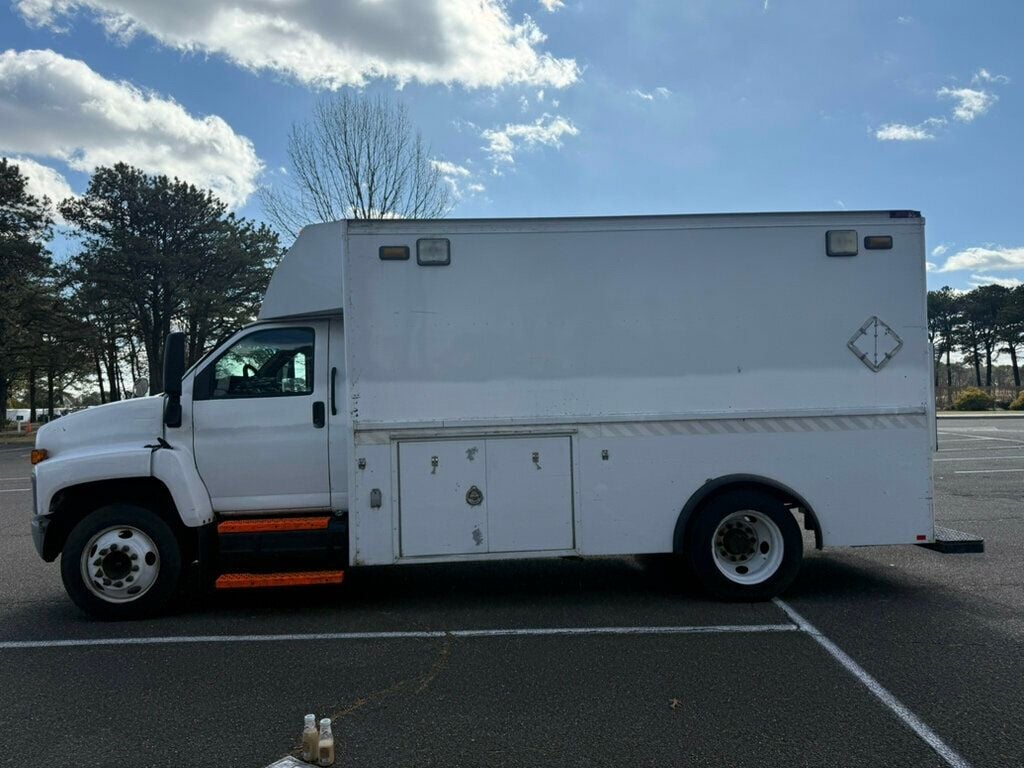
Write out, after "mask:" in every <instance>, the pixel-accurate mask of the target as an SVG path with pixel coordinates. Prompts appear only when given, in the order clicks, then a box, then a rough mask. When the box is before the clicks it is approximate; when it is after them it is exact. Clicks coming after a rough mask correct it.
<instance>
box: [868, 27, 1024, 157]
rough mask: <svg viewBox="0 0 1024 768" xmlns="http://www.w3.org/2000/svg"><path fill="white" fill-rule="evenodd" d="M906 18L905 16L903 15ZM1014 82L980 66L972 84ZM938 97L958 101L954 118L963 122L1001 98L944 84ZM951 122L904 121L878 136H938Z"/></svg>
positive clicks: (937, 119) (884, 128)
mask: <svg viewBox="0 0 1024 768" xmlns="http://www.w3.org/2000/svg"><path fill="white" fill-rule="evenodd" d="M901 18H902V17H901ZM1008 82H1010V79H1009V78H1008V77H1007V76H1006V75H993V74H992V73H991V72H989V71H988V70H987V69H984V68H982V69H979V70H978V71H977V72H976V73H975V74H974V77H972V78H971V83H973V84H974V85H979V84H981V83H996V84H1005V83H1008ZM935 96H936V98H938V99H953V100H954V101H955V102H956V104H955V105H954V106H953V119H954V120H958V121H960V122H961V123H971V122H974V119H975V118H976V117H979V116H980V115H984V114H985V113H986V112H988V111H989V110H990V109H991V108H992V105H993V104H995V103H996V102H997V101H999V97H998V96H996V95H995V94H994V93H991V92H989V91H985V90H979V89H976V88H949V87H948V86H944V87H942V88H939V90H937V91H936V92H935ZM947 124H948V121H947V120H946V118H944V117H929V118H928V119H927V120H924V121H922V122H920V123H918V124H917V125H906V124H904V123H886V124H885V125H883V126H882V127H881V128H879V129H878V130H877V131H875V138H876V139H878V140H879V141H924V140H927V139H934V138H935V129H936V128H941V127H943V126H945V125H947Z"/></svg>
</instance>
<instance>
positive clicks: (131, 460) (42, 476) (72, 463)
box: [32, 443, 152, 515]
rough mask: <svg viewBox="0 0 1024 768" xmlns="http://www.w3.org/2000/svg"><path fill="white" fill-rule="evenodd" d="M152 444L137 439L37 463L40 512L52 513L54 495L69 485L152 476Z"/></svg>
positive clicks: (38, 513)
mask: <svg viewBox="0 0 1024 768" xmlns="http://www.w3.org/2000/svg"><path fill="white" fill-rule="evenodd" d="M151 452H152V451H151V449H150V448H145V447H142V446H140V445H138V444H137V443H133V444H128V445H124V444H121V445H116V444H115V445H107V446H103V447H102V448H82V449H79V450H71V451H65V452H62V453H61V454H59V455H58V456H54V457H53V458H50V459H47V460H46V461H42V462H40V463H39V464H36V465H35V466H34V467H33V468H32V471H33V473H34V477H35V482H36V508H35V513H36V515H48V514H50V505H51V504H52V503H53V497H54V496H55V495H56V494H57V493H58V491H61V490H63V489H65V488H70V487H71V486H74V485H81V484H83V483H94V482H97V481H101V480H122V479H126V478H135V477H149V476H150V454H151Z"/></svg>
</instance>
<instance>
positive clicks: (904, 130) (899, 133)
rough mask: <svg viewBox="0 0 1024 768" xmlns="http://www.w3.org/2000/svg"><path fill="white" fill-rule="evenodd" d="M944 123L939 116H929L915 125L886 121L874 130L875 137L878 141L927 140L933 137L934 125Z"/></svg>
mask: <svg viewBox="0 0 1024 768" xmlns="http://www.w3.org/2000/svg"><path fill="white" fill-rule="evenodd" d="M945 124H946V121H945V120H943V119H942V118H941V117H930V118H928V119H927V120H925V121H924V122H922V123H918V124H917V125H903V124H902V123H886V124H885V125H883V126H882V127H881V128H879V129H878V130H877V131H875V138H876V139H878V140H879V141H927V140H929V139H934V138H935V133H934V129H935V128H936V127H938V126H941V125H945Z"/></svg>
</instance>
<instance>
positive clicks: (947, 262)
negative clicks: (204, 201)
mask: <svg viewBox="0 0 1024 768" xmlns="http://www.w3.org/2000/svg"><path fill="white" fill-rule="evenodd" d="M1022 30H1024V2H1021V1H1020V0H985V2H978V3H974V2H968V1H967V0H960V1H954V0H920V1H916V2H915V1H911V0H907V1H905V2H904V1H901V0H886V1H884V2H883V1H878V2H875V1H872V0H861V1H860V2H855V1H854V0H829V2H820V0H673V1H672V2H638V3H623V2H611V1H607V2H601V1H600V0H517V1H512V0H509V1H508V2H503V1H502V0H347V1H346V0H174V2H170V1H169V0H13V1H10V0H8V2H7V3H6V5H5V7H2V8H0V155H4V156H7V157H10V158H16V159H17V160H18V162H19V164H20V165H21V168H22V170H23V171H24V172H25V173H26V175H27V176H28V177H29V179H30V183H31V189H32V190H33V191H35V192H37V193H41V194H47V195H48V196H49V197H51V198H52V199H59V198H63V197H66V196H68V195H71V194H80V193H82V192H83V191H84V190H85V188H86V185H87V183H88V178H89V173H90V172H91V170H92V169H93V168H95V167H96V166H98V165H108V164H112V163H114V162H117V161H119V160H124V161H126V162H129V163H131V164H133V165H135V166H138V167H140V168H142V169H144V170H146V171H148V172H150V173H164V174H168V175H174V176H178V177H180V178H183V179H185V180H188V181H190V182H193V183H196V184H198V185H201V186H204V187H209V188H211V189H213V190H214V191H215V192H216V193H217V194H218V195H219V196H220V197H221V198H222V199H223V200H225V201H226V202H227V203H229V205H231V206H232V208H234V209H235V210H236V211H238V212H239V214H241V215H243V216H247V217H251V218H255V219H261V218H262V217H263V212H262V210H261V207H260V202H259V195H258V194H257V192H258V190H259V189H260V188H261V187H264V186H269V187H275V186H277V185H281V184H283V183H284V182H285V180H286V177H287V164H288V162H287V154H286V144H287V135H288V132H289V130H290V128H291V126H292V124H293V123H296V122H302V121H304V120H306V119H307V118H308V117H309V115H310V113H311V109H312V107H313V105H314V104H315V103H316V100H317V99H318V98H322V97H324V96H325V95H329V94H330V93H332V92H339V91H342V90H345V89H349V90H352V91H358V92H362V93H366V94H370V95H376V94H378V93H383V94H387V95H389V96H390V97H391V98H393V99H396V100H399V101H401V102H403V103H404V104H405V105H406V106H407V108H408V110H409V112H410V115H411V117H412V120H413V122H414V123H415V124H416V125H417V126H418V128H419V129H420V130H421V132H422V134H423V136H424V138H425V139H426V140H427V142H428V143H429V144H430V146H431V150H432V154H431V157H432V158H433V159H434V160H435V161H436V162H437V163H438V164H439V165H438V167H439V168H440V169H441V170H442V172H443V173H444V174H445V178H446V183H448V184H450V185H451V188H452V191H453V195H454V199H455V201H456V205H455V208H454V210H453V211H452V215H454V216H459V217H504V216H569V215H616V214H647V213H651V214H660V213H701V212H728V211H778V210H800V211H803V210H844V209H846V210H856V209H907V208H909V209H915V210H920V211H922V213H923V214H924V216H925V217H926V219H927V227H926V231H927V237H928V244H927V247H928V261H929V287H931V288H939V287H941V286H943V285H950V286H952V287H954V288H959V289H967V288H970V287H972V286H975V285H984V284H989V283H1000V284H1004V285H1016V284H1020V283H1021V281H1022V280H1024V219H1022V216H1021V213H1022V210H1021V208H1022V180H1024V148H1022V142H1021V138H1022V136H1024V133H1022V131H1021V125H1022V123H1024V101H1022V99H1021V89H1022V86H1024V66H1022V65H1024V52H1022V49H1021V46H1020V33H1021V31H1022ZM72 247H73V245H72V244H70V242H69V241H68V242H63V243H62V244H60V245H59V247H57V248H55V252H58V253H57V255H58V256H60V253H59V251H60V249H61V248H65V249H66V248H72Z"/></svg>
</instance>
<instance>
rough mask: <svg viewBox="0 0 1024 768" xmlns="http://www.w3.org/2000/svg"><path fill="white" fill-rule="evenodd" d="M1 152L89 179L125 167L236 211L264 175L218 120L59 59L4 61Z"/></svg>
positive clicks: (0, 71)
mask: <svg viewBox="0 0 1024 768" xmlns="http://www.w3.org/2000/svg"><path fill="white" fill-rule="evenodd" d="M0 152H11V153H16V154H25V155H32V156H35V157H50V158H55V159H57V160H61V161H63V162H64V163H66V164H67V165H68V166H69V167H70V168H72V169H74V170H76V171H85V172H91V171H92V170H93V169H94V168H95V167H96V166H99V165H113V164H114V163H117V162H120V161H123V162H126V163H129V164H131V165H134V166H136V167H138V168H141V169H143V170H144V171H147V172H149V173H161V174H167V175H169V176H178V177H180V178H182V179H184V180H186V181H189V182H191V183H193V184H196V185H197V186H201V187H204V188H208V189H212V190H213V192H214V193H215V194H216V195H217V196H218V197H220V198H221V199H222V200H224V202H226V203H227V204H228V205H230V206H232V207H237V206H239V205H242V204H243V203H244V202H245V201H246V200H247V199H248V198H249V196H250V195H251V194H252V193H253V191H255V189H256V179H257V177H258V176H259V174H260V172H261V171H262V169H263V163H262V162H261V161H260V159H259V158H258V157H257V156H256V151H255V150H254V149H253V145H252V142H250V141H249V140H248V139H247V138H245V137H244V136H239V135H238V134H237V133H235V132H234V131H233V130H232V129H231V126H229V125H228V124H227V123H226V122H224V120H222V119H221V118H219V117H217V116H216V115H208V116H206V117H202V118H199V117H194V116H192V115H190V114H189V113H188V112H186V111H185V109H184V108H183V107H182V106H181V105H179V104H178V103H176V102H174V101H172V100H170V99H166V98H163V97H161V96H159V95H157V94H154V93H151V92H144V91H142V90H140V89H139V88H136V87H135V86H133V85H131V84H130V83H126V82H123V81H121V82H115V81H113V80H107V79H105V78H104V77H102V76H100V75H99V74H97V73H96V72H94V71H93V70H91V69H90V68H89V67H88V66H87V65H86V64H85V63H84V62H81V61H76V60H74V59H67V58H64V57H63V56H61V55H59V54H57V53H54V52H53V51H22V52H20V53H19V52H16V51H13V50H8V51H5V52H3V53H0Z"/></svg>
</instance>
